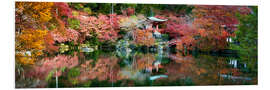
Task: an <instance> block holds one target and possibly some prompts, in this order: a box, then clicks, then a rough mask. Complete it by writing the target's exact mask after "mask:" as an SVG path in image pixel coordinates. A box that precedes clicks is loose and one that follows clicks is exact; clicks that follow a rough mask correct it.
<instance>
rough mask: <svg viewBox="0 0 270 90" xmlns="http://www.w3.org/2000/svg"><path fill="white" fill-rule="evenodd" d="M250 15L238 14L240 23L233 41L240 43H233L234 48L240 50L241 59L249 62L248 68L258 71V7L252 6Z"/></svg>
mask: <svg viewBox="0 0 270 90" xmlns="http://www.w3.org/2000/svg"><path fill="white" fill-rule="evenodd" d="M251 8H252V10H253V11H252V13H251V14H249V15H238V18H239V20H240V24H239V26H238V30H236V32H235V34H236V36H235V37H234V38H233V41H235V42H238V43H239V44H232V45H231V47H232V49H235V50H238V51H239V56H240V59H241V60H244V61H246V62H248V68H251V70H252V71H256V72H257V60H258V7H251Z"/></svg>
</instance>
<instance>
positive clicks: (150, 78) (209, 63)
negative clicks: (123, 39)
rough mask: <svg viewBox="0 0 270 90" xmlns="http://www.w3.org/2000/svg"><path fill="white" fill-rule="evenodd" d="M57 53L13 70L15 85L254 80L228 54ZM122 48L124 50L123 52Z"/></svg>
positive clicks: (229, 82) (196, 82)
mask: <svg viewBox="0 0 270 90" xmlns="http://www.w3.org/2000/svg"><path fill="white" fill-rule="evenodd" d="M128 52H130V53H128V54H126V55H125V56H121V55H119V53H118V54H117V53H116V52H109V53H108V52H107V53H105V52H96V51H95V52H90V53H82V52H80V53H77V52H74V53H73V54H72V55H67V54H59V55H56V56H51V57H44V58H42V59H40V61H38V62H37V63H36V64H35V65H33V66H30V67H24V72H23V75H25V78H23V77H22V76H23V75H21V74H20V75H19V74H18V73H17V72H16V77H18V78H16V87H98V86H105V87H111V86H157V85H158V86H162V85H166V86H173V85H228V84H257V76H256V75H254V73H250V72H247V71H245V70H246V69H247V68H246V66H245V65H246V64H245V62H239V61H238V60H237V59H234V58H228V57H218V56H211V55H198V56H197V57H196V58H195V57H193V56H191V55H187V56H183V55H181V54H179V53H164V52H157V53H142V52H134V51H128ZM122 54H124V53H122Z"/></svg>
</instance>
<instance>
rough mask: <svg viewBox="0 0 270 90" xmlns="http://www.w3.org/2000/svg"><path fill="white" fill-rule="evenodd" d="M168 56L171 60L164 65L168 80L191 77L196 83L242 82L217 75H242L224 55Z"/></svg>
mask: <svg viewBox="0 0 270 90" xmlns="http://www.w3.org/2000/svg"><path fill="white" fill-rule="evenodd" d="M169 58H171V59H172V60H173V62H171V63H169V64H167V65H164V68H165V69H166V70H167V73H166V74H167V75H168V79H169V80H168V81H170V82H174V81H177V80H179V79H186V78H191V80H192V82H193V83H195V84H196V85H215V84H241V83H242V84H243V82H242V81H241V80H238V81H236V80H229V81H228V80H227V81H225V79H224V78H223V77H220V76H219V75H221V74H225V75H228V74H230V75H232V76H243V73H241V71H240V70H239V69H237V68H232V67H229V66H228V62H227V61H226V58H225V57H215V56H209V55H200V56H199V57H198V59H195V58H193V57H192V56H182V55H180V54H175V55H173V54H171V55H170V56H169Z"/></svg>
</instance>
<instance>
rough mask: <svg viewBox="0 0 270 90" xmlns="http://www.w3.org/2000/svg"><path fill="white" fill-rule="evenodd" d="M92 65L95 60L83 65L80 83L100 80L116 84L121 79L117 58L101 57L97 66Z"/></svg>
mask: <svg viewBox="0 0 270 90" xmlns="http://www.w3.org/2000/svg"><path fill="white" fill-rule="evenodd" d="M91 63H93V60H90V61H86V62H85V63H83V64H81V75H79V77H78V78H79V80H80V81H82V82H83V81H87V80H89V79H90V80H93V79H98V80H99V81H103V80H109V81H112V82H115V81H117V80H118V79H119V78H120V76H119V75H118V72H119V71H120V66H119V65H118V59H117V58H116V57H115V56H110V57H107V56H101V57H100V58H99V59H98V60H97V62H96V63H95V65H93V64H91Z"/></svg>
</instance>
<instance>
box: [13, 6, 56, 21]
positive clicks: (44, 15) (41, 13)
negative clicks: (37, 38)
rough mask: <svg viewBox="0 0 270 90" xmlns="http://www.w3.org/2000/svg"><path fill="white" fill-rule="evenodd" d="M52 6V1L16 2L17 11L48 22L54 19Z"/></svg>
mask: <svg viewBox="0 0 270 90" xmlns="http://www.w3.org/2000/svg"><path fill="white" fill-rule="evenodd" d="M52 7H53V3H52V2H16V9H17V12H19V13H21V14H23V15H28V16H31V17H32V18H34V19H35V20H37V21H39V22H41V23H44V22H48V21H49V20H50V19H52V17H51V9H52Z"/></svg>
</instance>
